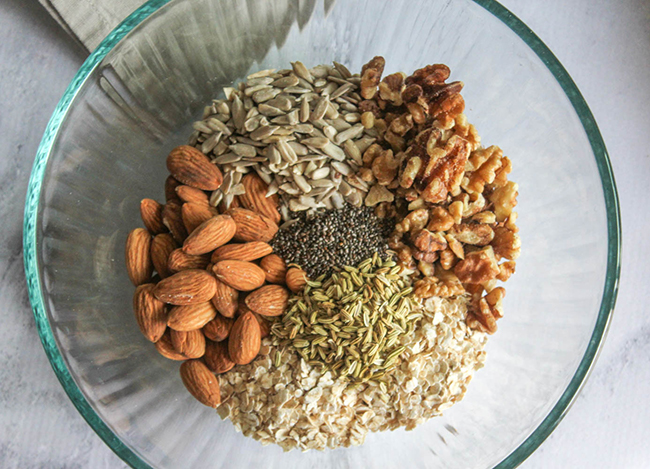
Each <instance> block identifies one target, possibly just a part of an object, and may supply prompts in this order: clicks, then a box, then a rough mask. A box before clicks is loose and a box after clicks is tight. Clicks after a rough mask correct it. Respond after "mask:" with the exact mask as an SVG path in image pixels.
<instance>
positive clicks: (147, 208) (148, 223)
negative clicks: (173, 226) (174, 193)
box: [140, 199, 168, 235]
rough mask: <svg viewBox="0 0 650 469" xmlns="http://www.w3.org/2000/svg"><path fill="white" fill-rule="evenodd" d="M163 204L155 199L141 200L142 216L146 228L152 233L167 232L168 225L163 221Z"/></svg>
mask: <svg viewBox="0 0 650 469" xmlns="http://www.w3.org/2000/svg"><path fill="white" fill-rule="evenodd" d="M162 211H163V206H162V204H159V203H158V202H156V201H155V200H153V199H142V201H140V217H142V222H143V223H144V226H145V228H147V230H148V231H149V233H151V234H152V235H157V234H160V233H167V231H168V230H167V227H166V226H165V225H164V224H163V221H162Z"/></svg>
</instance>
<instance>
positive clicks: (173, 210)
mask: <svg viewBox="0 0 650 469" xmlns="http://www.w3.org/2000/svg"><path fill="white" fill-rule="evenodd" d="M162 221H163V223H164V225H165V226H166V227H167V228H169V231H170V232H171V234H172V235H173V236H174V239H175V240H176V241H177V242H178V243H181V244H182V243H183V241H185V238H187V229H186V228H185V224H184V223H183V215H182V214H181V206H180V204H179V203H178V202H175V201H173V200H172V201H169V202H167V204H166V205H165V206H164V207H163V211H162Z"/></svg>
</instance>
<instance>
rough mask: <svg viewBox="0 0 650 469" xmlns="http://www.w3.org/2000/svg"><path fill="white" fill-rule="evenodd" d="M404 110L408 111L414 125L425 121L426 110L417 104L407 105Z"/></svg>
mask: <svg viewBox="0 0 650 469" xmlns="http://www.w3.org/2000/svg"><path fill="white" fill-rule="evenodd" d="M406 108H407V109H408V110H409V113H410V114H411V117H412V118H413V122H415V123H416V124H424V123H425V122H426V120H427V114H426V109H425V108H424V107H422V106H421V105H419V104H418V103H407V104H406Z"/></svg>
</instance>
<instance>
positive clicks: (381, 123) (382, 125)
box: [373, 119, 388, 137]
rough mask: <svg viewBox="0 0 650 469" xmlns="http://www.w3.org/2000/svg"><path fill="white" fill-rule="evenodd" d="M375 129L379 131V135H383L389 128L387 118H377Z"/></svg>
mask: <svg viewBox="0 0 650 469" xmlns="http://www.w3.org/2000/svg"><path fill="white" fill-rule="evenodd" d="M373 129H374V130H376V131H377V135H378V136H380V137H383V136H384V134H385V133H386V130H387V129H388V123H387V122H386V120H385V119H375V126H374V127H373Z"/></svg>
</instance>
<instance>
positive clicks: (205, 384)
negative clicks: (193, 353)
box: [180, 360, 221, 408]
mask: <svg viewBox="0 0 650 469" xmlns="http://www.w3.org/2000/svg"><path fill="white" fill-rule="evenodd" d="M180 372H181V379H182V380H183V384H184V385H185V387H186V388H187V390H188V391H189V392H190V394H191V395H192V396H194V397H195V398H196V399H197V400H198V401H199V402H200V403H201V404H204V405H206V406H208V407H213V408H216V407H217V406H218V405H219V404H220V403H221V391H220V389H219V381H218V380H217V377H216V376H215V375H213V374H212V372H211V371H210V370H209V369H208V367H207V366H206V365H205V363H203V362H202V361H200V360H188V361H186V362H183V364H181V369H180Z"/></svg>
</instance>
